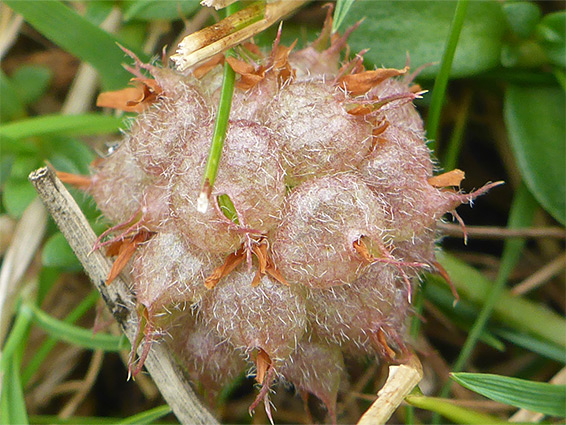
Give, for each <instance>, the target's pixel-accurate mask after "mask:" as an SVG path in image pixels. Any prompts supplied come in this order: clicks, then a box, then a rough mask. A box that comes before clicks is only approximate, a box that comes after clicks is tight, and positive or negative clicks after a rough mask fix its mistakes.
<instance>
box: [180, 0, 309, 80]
mask: <svg viewBox="0 0 566 425" xmlns="http://www.w3.org/2000/svg"><path fill="white" fill-rule="evenodd" d="M306 2H307V1H306V0H280V1H277V2H272V3H267V4H265V5H264V6H260V5H257V4H256V5H251V6H249V7H247V8H245V9H242V10H241V11H239V12H237V13H235V14H233V15H230V16H228V17H227V18H225V19H223V20H222V21H220V22H218V23H217V24H215V25H212V26H210V27H207V28H204V29H202V30H200V31H197V32H195V33H193V34H190V35H188V36H186V37H185V38H184V39H183V41H181V43H179V46H178V47H177V53H176V54H175V55H173V56H172V57H171V59H173V61H174V62H175V63H176V65H177V69H178V70H179V71H185V70H186V69H188V68H190V67H191V66H193V65H195V64H197V63H199V62H201V61H203V60H206V59H208V58H210V57H212V56H214V55H215V54H217V53H220V52H222V51H224V50H226V49H229V48H230V47H233V46H236V45H237V44H240V43H241V42H243V41H245V40H247V39H248V38H251V37H253V36H254V35H256V34H258V33H260V32H262V31H263V30H265V29H266V28H268V27H270V26H271V25H273V24H274V23H276V22H278V21H279V20H280V19H282V18H284V17H285V16H287V15H288V14H290V13H291V12H293V11H294V10H296V9H298V8H299V7H301V6H302V5H304V4H305V3H306ZM260 7H265V9H264V12H263V18H261V19H259V20H258V21H256V22H253V21H254V20H255V18H257V16H259V15H260V13H261V10H260ZM246 22H253V23H250V24H248V25H246V24H245V23H246ZM242 25H244V26H243V28H241V29H238V28H239V27H241V26H242Z"/></svg>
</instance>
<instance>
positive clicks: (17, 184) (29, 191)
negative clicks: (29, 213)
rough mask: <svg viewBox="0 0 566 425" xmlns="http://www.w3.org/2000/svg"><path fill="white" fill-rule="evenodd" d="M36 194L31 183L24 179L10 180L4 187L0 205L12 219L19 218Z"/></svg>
mask: <svg viewBox="0 0 566 425" xmlns="http://www.w3.org/2000/svg"><path fill="white" fill-rule="evenodd" d="M36 196H37V193H36V191H35V189H34V188H33V186H32V185H31V183H30V182H29V181H28V180H27V179H25V180H23V179H22V180H20V179H12V178H10V179H9V180H8V181H7V182H6V184H5V185H4V191H3V192H2V205H4V208H5V209H6V212H7V213H8V214H9V215H10V216H11V217H13V218H20V217H21V216H22V214H23V213H24V211H25V209H26V208H27V207H28V205H29V204H30V203H31V201H33V200H34V199H35V197H36Z"/></svg>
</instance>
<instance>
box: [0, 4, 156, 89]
mask: <svg viewBox="0 0 566 425" xmlns="http://www.w3.org/2000/svg"><path fill="white" fill-rule="evenodd" d="M4 3H6V4H7V5H8V6H9V7H11V8H12V9H13V10H14V11H15V12H17V13H20V14H21V15H23V17H24V19H25V20H26V21H27V22H29V24H30V25H32V26H33V27H34V28H35V29H37V30H38V31H39V32H40V33H42V34H43V35H44V36H45V37H47V38H48V39H50V40H51V41H53V42H54V43H55V44H57V45H59V46H60V47H61V48H63V49H64V50H67V51H68V52H69V53H72V54H73V55H75V56H77V57H78V58H80V59H81V60H83V61H85V62H88V63H90V64H91V65H92V66H93V67H94V68H96V69H97V71H98V72H99V73H100V76H101V78H102V83H103V86H104V88H105V89H106V90H116V89H120V88H122V87H124V86H126V85H127V84H128V81H129V80H130V78H131V77H132V75H130V74H129V73H128V72H127V71H126V70H125V69H124V68H123V67H122V65H121V64H122V62H124V59H125V57H124V52H122V50H120V48H119V47H118V46H117V45H116V43H117V42H119V40H118V39H117V38H115V37H113V36H112V35H110V34H108V33H106V32H105V31H103V30H101V29H100V28H98V27H97V26H96V25H94V24H92V23H91V22H89V21H88V20H87V19H85V18H83V17H82V16H80V15H79V14H77V13H76V12H75V11H73V10H72V9H70V8H69V7H67V6H65V5H64V4H63V3H62V2H60V1H55V0H51V1H34V0H4ZM130 50H132V51H135V49H131V48H130ZM136 53H137V52H136ZM138 56H139V57H140V59H141V60H147V57H146V56H145V55H143V54H141V53H140V54H139V55H138Z"/></svg>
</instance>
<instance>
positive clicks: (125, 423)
mask: <svg viewBox="0 0 566 425" xmlns="http://www.w3.org/2000/svg"><path fill="white" fill-rule="evenodd" d="M169 413H171V408H170V407H169V406H167V405H165V406H159V407H155V408H153V409H151V410H147V411H145V412H142V413H138V414H137V415H133V416H130V417H129V418H126V419H124V420H122V421H119V422H117V423H118V424H120V425H129V424H132V425H138V424H139V425H145V424H150V423H152V422H154V421H155V420H157V419H159V418H162V417H163V416H165V415H167V414H169Z"/></svg>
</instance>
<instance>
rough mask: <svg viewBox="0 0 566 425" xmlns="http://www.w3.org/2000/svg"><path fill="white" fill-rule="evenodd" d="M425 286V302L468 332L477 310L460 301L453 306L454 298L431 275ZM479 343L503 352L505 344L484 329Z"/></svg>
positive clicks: (438, 280) (444, 285)
mask: <svg viewBox="0 0 566 425" xmlns="http://www.w3.org/2000/svg"><path fill="white" fill-rule="evenodd" d="M426 280H427V285H426V288H425V296H426V299H427V300H430V301H432V302H433V303H434V304H436V306H437V307H438V308H439V309H440V310H441V311H442V312H443V313H444V314H445V315H446V316H447V317H448V318H450V320H451V321H452V323H454V324H455V325H456V326H457V327H458V328H460V329H464V330H466V331H469V330H470V328H471V326H472V324H473V322H474V319H475V318H476V317H477V314H478V309H477V307H476V306H474V305H473V304H470V303H469V302H468V301H466V300H460V301H459V302H458V304H456V306H454V296H453V295H452V292H451V291H450V290H448V289H447V288H446V284H444V282H442V283H440V281H441V279H440V278H436V277H434V276H432V275H430V276H428V277H427V278H426ZM480 341H482V342H484V343H485V344H487V345H489V346H490V347H493V348H495V349H496V350H499V351H504V350H505V344H503V342H501V341H500V340H499V339H497V338H496V337H495V336H494V335H493V334H492V333H491V332H490V331H489V330H487V329H484V331H483V332H482V333H481V335H480Z"/></svg>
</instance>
